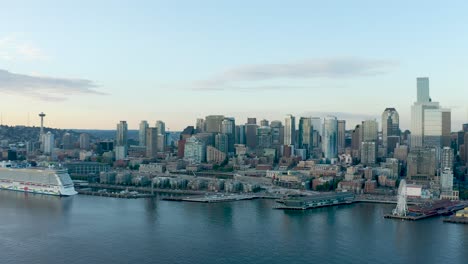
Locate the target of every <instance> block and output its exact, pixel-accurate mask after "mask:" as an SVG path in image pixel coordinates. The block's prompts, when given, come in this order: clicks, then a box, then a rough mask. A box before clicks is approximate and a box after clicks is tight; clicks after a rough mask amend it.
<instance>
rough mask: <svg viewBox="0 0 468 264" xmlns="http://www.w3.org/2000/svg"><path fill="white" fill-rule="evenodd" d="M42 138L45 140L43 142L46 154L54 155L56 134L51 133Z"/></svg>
mask: <svg viewBox="0 0 468 264" xmlns="http://www.w3.org/2000/svg"><path fill="white" fill-rule="evenodd" d="M42 138H43V140H42V142H43V143H44V153H45V154H52V152H53V150H54V148H55V138H54V134H52V133H51V132H50V131H49V132H47V133H46V134H44V135H43V137H42Z"/></svg>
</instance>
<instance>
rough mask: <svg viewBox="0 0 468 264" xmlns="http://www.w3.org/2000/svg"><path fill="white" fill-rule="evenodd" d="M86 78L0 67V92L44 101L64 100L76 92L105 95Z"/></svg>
mask: <svg viewBox="0 0 468 264" xmlns="http://www.w3.org/2000/svg"><path fill="white" fill-rule="evenodd" d="M97 87H98V86H97V85H96V84H95V83H94V82H93V81H90V80H86V79H67V78H54V77H44V76H31V75H26V74H17V73H12V72H9V71H6V70H2V69H0V92H3V93H8V94H15V95H24V96H29V97H33V98H37V99H40V100H44V101H64V100H66V99H68V97H69V96H72V95H76V94H92V95H105V93H102V92H99V91H96V90H95V89H96V88H97Z"/></svg>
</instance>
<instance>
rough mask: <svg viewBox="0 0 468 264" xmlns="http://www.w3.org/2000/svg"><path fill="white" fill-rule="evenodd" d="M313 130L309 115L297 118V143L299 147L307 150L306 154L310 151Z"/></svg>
mask: <svg viewBox="0 0 468 264" xmlns="http://www.w3.org/2000/svg"><path fill="white" fill-rule="evenodd" d="M313 132H314V131H313V126H312V119H311V118H310V117H301V118H299V129H298V137H297V140H298V142H297V145H298V147H299V148H300V149H305V150H307V154H308V155H309V154H310V152H311V151H312V146H313V144H312V143H313V135H314V134H313Z"/></svg>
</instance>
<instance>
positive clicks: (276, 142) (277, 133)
mask: <svg viewBox="0 0 468 264" xmlns="http://www.w3.org/2000/svg"><path fill="white" fill-rule="evenodd" d="M270 127H271V144H272V145H273V146H274V147H279V146H281V145H283V142H284V129H283V124H282V123H281V121H278V120H274V121H271V122H270Z"/></svg>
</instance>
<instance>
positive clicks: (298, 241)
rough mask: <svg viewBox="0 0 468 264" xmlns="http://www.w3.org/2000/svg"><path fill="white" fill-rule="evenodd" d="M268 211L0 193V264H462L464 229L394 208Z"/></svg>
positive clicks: (260, 203)
mask: <svg viewBox="0 0 468 264" xmlns="http://www.w3.org/2000/svg"><path fill="white" fill-rule="evenodd" d="M273 205H274V202H273V201H271V200H256V201H241V202H233V203H219V204H200V203H180V202H167V201H160V200H157V199H138V200H126V199H114V198H101V197H93V196H81V195H77V196H74V197H67V198H59V197H53V196H41V195H27V194H24V193H17V192H10V191H0V249H1V251H0V254H1V256H0V263H19V264H21V263H28V264H29V263H67V264H85V263H86V264H90V263H109V264H110V263H216V264H221V263H242V264H245V263H268V264H274V263H288V264H290V263H446V264H448V263H465V264H466V263H468V225H457V224H449V223H443V222H442V218H432V219H427V220H422V221H419V222H406V221H397V220H390V219H384V218H383V215H384V213H387V212H389V211H391V209H392V208H393V206H391V205H380V204H355V205H347V206H340V207H328V208H322V209H317V210H309V211H304V212H285V211H280V210H273V209H271V208H272V206H273Z"/></svg>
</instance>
